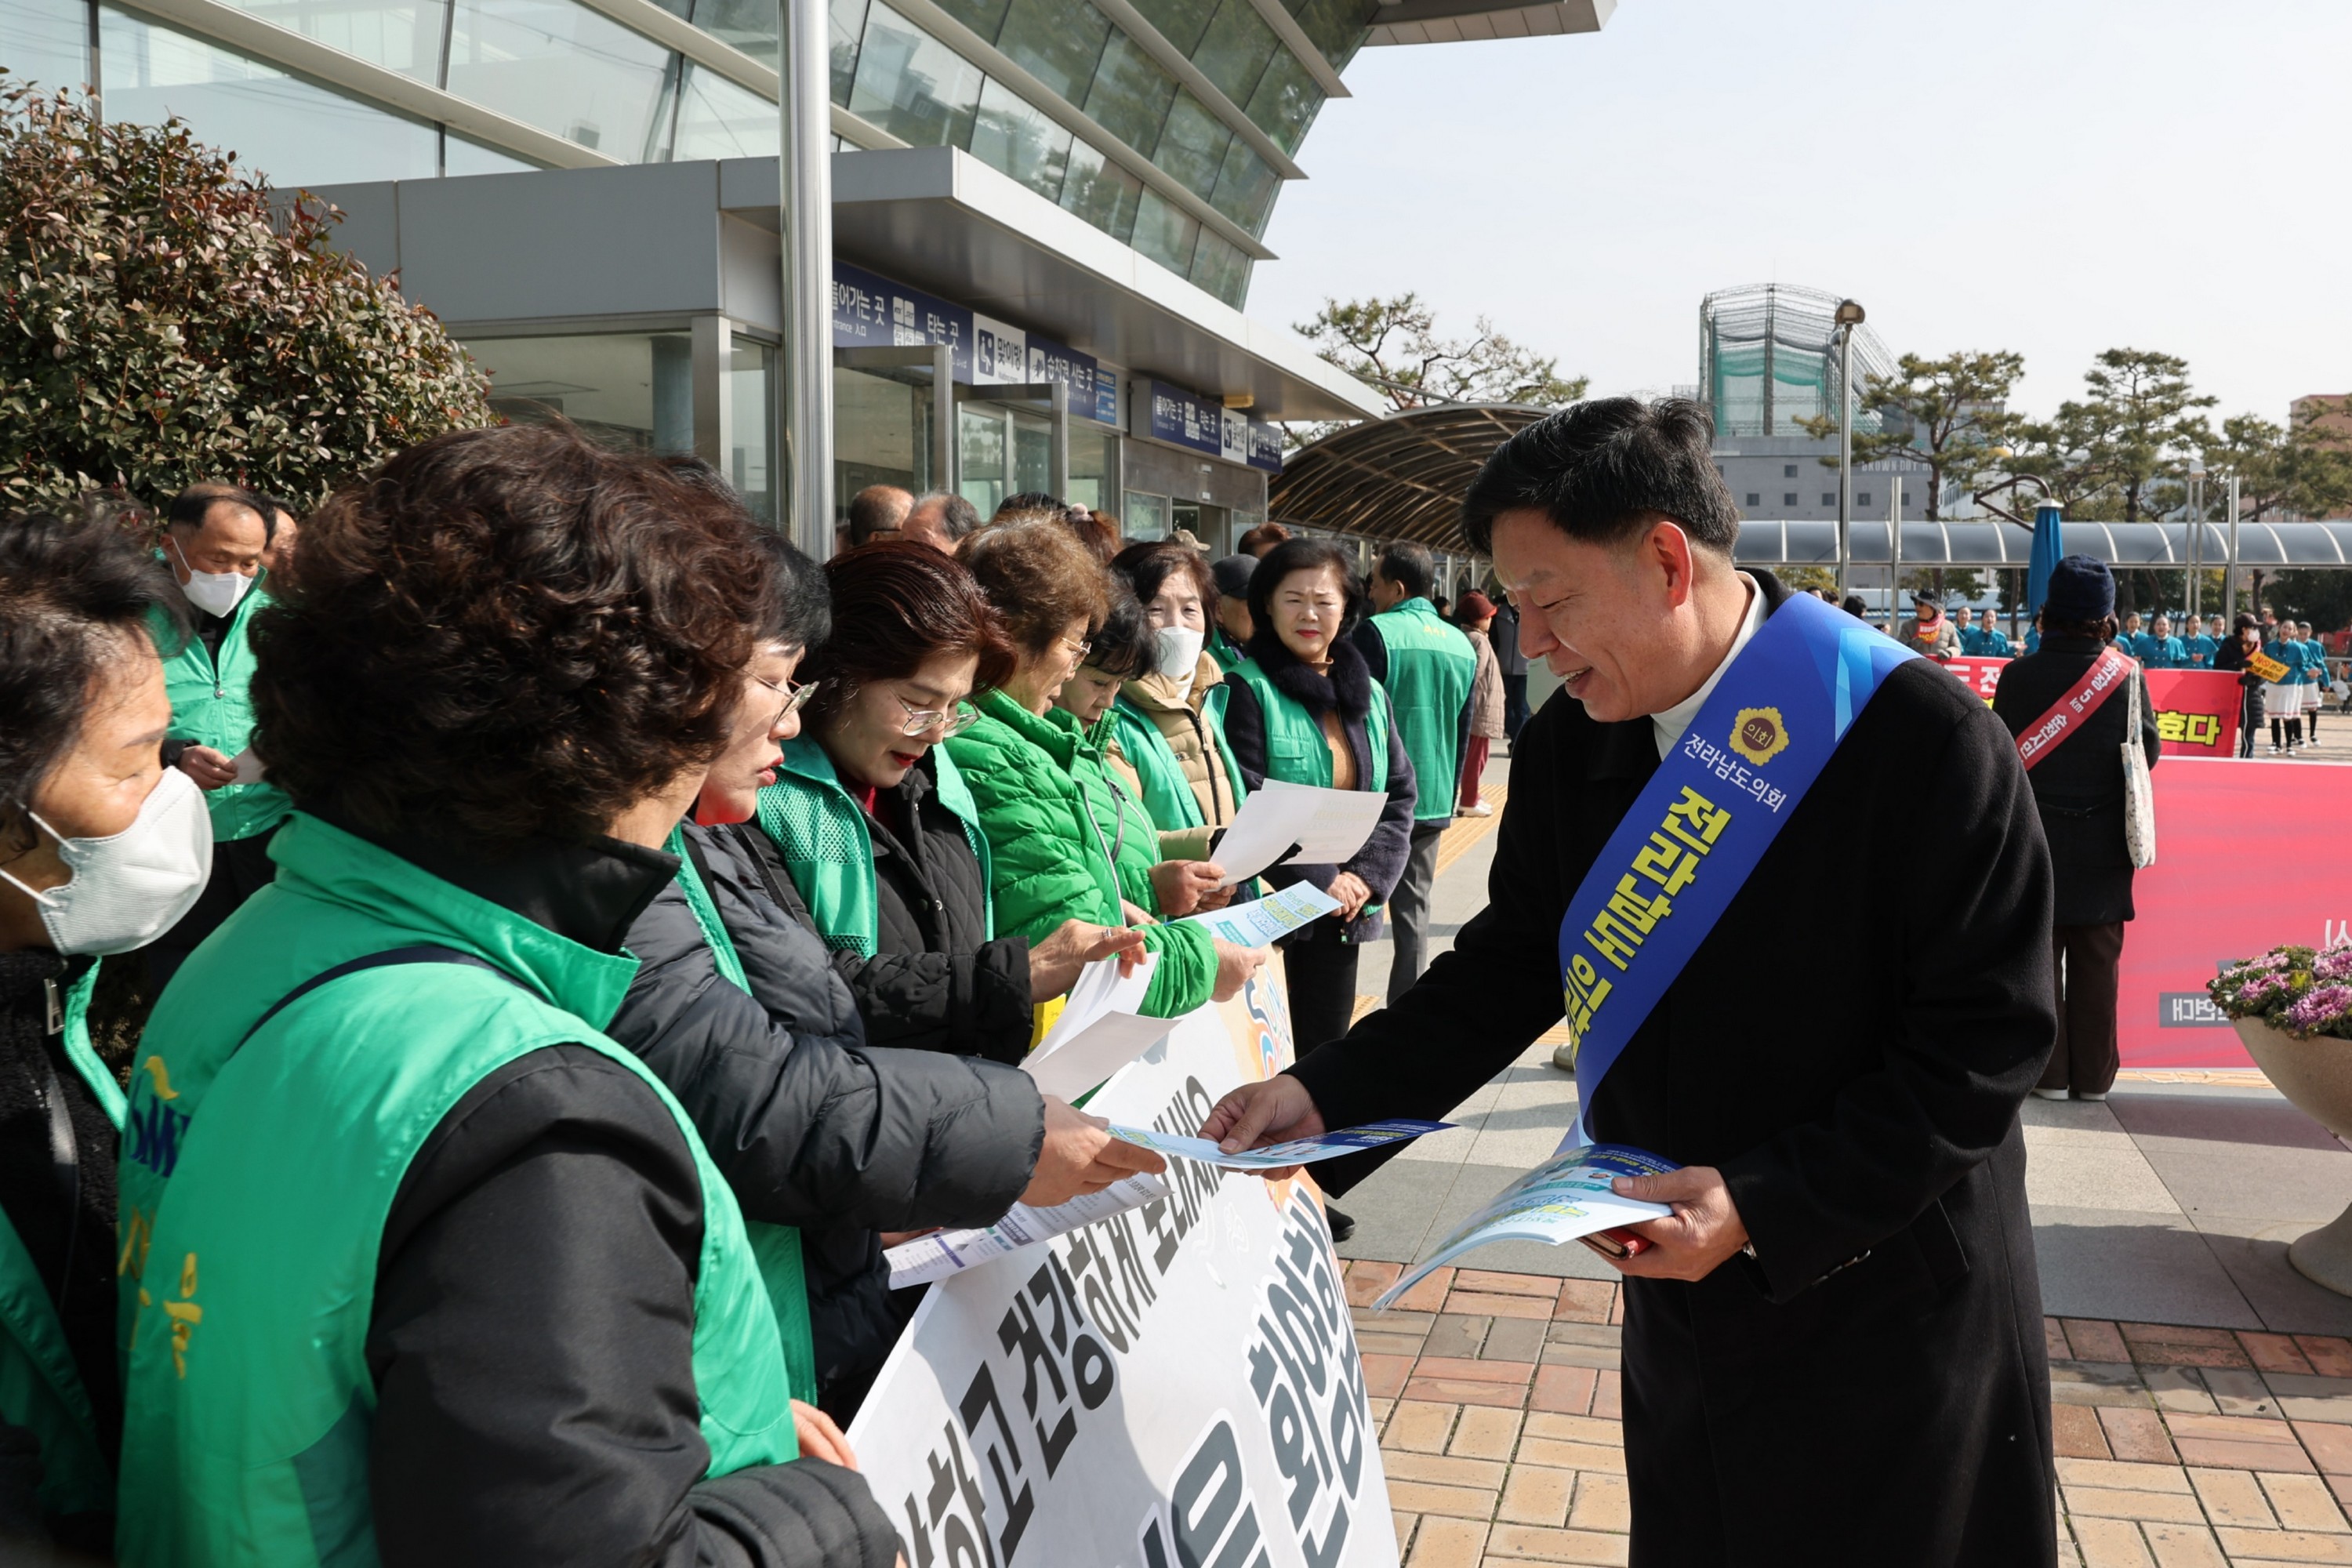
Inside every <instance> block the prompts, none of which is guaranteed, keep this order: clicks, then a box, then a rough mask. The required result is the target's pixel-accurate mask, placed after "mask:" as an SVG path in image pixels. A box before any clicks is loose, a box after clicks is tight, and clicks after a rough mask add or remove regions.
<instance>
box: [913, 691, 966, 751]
mask: <svg viewBox="0 0 2352 1568" xmlns="http://www.w3.org/2000/svg"><path fill="white" fill-rule="evenodd" d="M894 695H895V693H894ZM898 706H899V707H901V708H904V709H905V710H907V719H906V722H904V723H903V724H900V725H899V726H898V733H900V734H902V735H907V736H914V735H928V734H929V733H930V732H931V731H934V730H936V731H939V733H940V740H942V741H944V740H946V739H948V738H949V737H950V736H951V735H961V734H962V733H963V732H964V731H966V730H969V729H971V727H972V726H973V725H974V724H977V723H979V722H980V714H979V712H978V711H977V710H973V709H971V708H966V707H963V706H962V705H961V704H958V705H957V707H956V708H955V709H954V710H952V711H950V710H946V709H941V708H918V707H916V706H915V705H914V704H913V703H911V702H909V701H908V700H906V699H905V698H903V697H900V698H899V699H898Z"/></svg>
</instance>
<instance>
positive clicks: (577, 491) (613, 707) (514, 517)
mask: <svg viewBox="0 0 2352 1568" xmlns="http://www.w3.org/2000/svg"><path fill="white" fill-rule="evenodd" d="M774 570H775V568H774V565H773V563H772V561H771V560H770V558H769V556H768V555H767V553H766V552H764V551H763V550H762V549H761V543H760V535H759V531H758V530H757V529H756V528H755V527H754V526H753V525H752V524H751V521H750V519H749V518H748V517H746V516H745V515H744V513H743V512H742V510H741V509H740V507H738V506H733V505H730V504H729V502H728V501H727V500H726V499H725V498H724V497H722V496H719V495H717V494H714V493H713V492H712V491H711V490H710V489H709V488H707V487H705V486H702V485H699V484H697V483H694V482H693V481H692V480H690V479H681V478H680V477H679V476H678V475H677V474H676V473H674V472H672V471H671V470H670V469H668V468H666V467H665V466H664V465H663V464H662V463H661V462H659V461H658V460H656V459H655V458H646V457H643V456H640V455H636V454H631V453H625V452H619V451H615V450H614V449H612V448H610V447H603V446H599V445H598V444H597V443H595V442H593V441H592V440H590V439H589V438H588V437H585V436H583V435H582V434H581V433H580V432H579V431H578V430H576V429H573V428H572V427H571V426H566V425H562V424H555V425H533V426H502V427H499V428H495V429H488V430H461V431H456V432H453V433H451V434H448V435H446V436H440V437H435V438H434V439H432V440H430V441H426V442H425V443H424V444H423V445H421V446H417V447H411V448H410V449H409V450H407V451H405V452H402V453H400V454H399V455H398V456H396V457H394V458H391V459H390V460H389V461H387V462H386V463H385V464H384V465H383V467H382V468H378V469H377V470H376V471H375V472H374V473H373V475H371V476H369V477H368V478H367V479H365V480H363V481H362V482H361V483H359V484H357V485H355V486H353V487H352V488H350V489H343V490H341V491H339V492H337V493H336V494H335V495H334V496H333V497H332V498H331V499H330V500H328V502H327V503H326V505H325V506H323V507H322V508H320V510H319V512H318V513H317V514H316V516H314V517H313V518H312V520H311V521H310V525H309V527H307V528H306V529H305V530H304V531H303V536H302V550H301V553H299V555H297V556H296V557H295V561H294V566H293V569H292V570H291V571H290V572H289V574H287V576H286V578H285V579H284V580H283V581H281V582H279V583H278V584H274V585H273V586H274V589H275V602H274V603H272V604H271V605H268V606H267V607H265V608H264V609H262V610H260V611H258V612H257V613H256V614H255V616H254V617H253V623H252V626H253V634H252V635H253V644H254V658H255V672H254V679H253V704H254V712H255V716H256V721H257V722H256V727H255V730H254V734H253V746H254V750H255V752H257V753H258V754H259V756H260V757H261V759H262V761H263V762H264V763H267V764H268V769H269V773H270V776H271V778H272V780H273V781H275V782H276V783H278V784H280V785H282V786H284V788H285V789H286V790H287V792H288V793H289V795H292V796H293V797H294V801H295V804H296V805H299V806H301V807H303V808H305V809H308V810H313V811H319V812H322V813H324V814H326V815H327V816H331V817H332V818H335V819H337V820H340V821H343V822H347V823H349V824H350V825H351V826H354V827H357V828H359V829H361V830H362V831H367V832H374V833H385V834H389V833H394V832H414V833H421V834H424V835H426V836H428V837H436V838H442V839H445V840H455V841H458V842H463V843H469V844H478V845H486V846H492V847H495V846H499V845H505V844H512V843H517V842H520V840H523V839H525V838H530V837H541V836H543V837H552V838H557V839H562V840H566V841H571V842H581V841H584V840H587V839H590V838H593V837H597V836H598V835H601V834H603V833H604V832H605V831H606V829H607V827H608V826H609V825H610V824H611V822H612V821H613V819H614V817H616V816H619V815H621V814H622V813H623V812H624V811H625V810H627V809H628V808H630V807H631V806H632V805H635V804H637V803H638V802H640V801H642V800H644V799H645V798H646V796H647V795H651V794H653V793H654V792H656V791H657V790H659V789H661V788H662V787H663V786H665V785H667V784H669V783H670V782H671V781H673V780H674V779H676V778H677V776H678V775H679V774H680V773H684V772H686V771H688V770H689V769H694V768H698V767H702V766H705V765H707V764H708V763H709V762H710V760H711V759H712V758H713V757H715V756H717V755H718V753H719V751H720V750H721V749H723V747H724V746H725V744H726V742H727V740H728V733H729V719H730V710H731V708H732V706H733V703H734V701H735V699H736V697H737V696H738V694H739V693H740V690H741V684H742V675H743V669H744V667H745V665H746V664H747V663H748V662H749V661H750V659H751V653H752V648H753V646H754V643H755V641H756V640H757V639H758V638H759V637H761V636H763V635H771V628H770V626H763V625H762V623H763V622H772V620H773V617H774V615H775V606H776V603H777V601H776V596H775V590H774V584H773V574H774Z"/></svg>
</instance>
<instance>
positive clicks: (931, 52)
mask: <svg viewBox="0 0 2352 1568" xmlns="http://www.w3.org/2000/svg"><path fill="white" fill-rule="evenodd" d="M980 81H981V77H980V70H979V68H977V67H975V66H974V65H972V64H971V62H970V61H969V60H967V59H965V58H963V57H962V56H961V55H959V54H957V53H956V52H955V51H954V50H953V49H950V48H949V47H947V46H946V45H945V44H942V43H940V41H939V40H938V39H937V38H934V37H931V36H930V35H929V33H926V32H924V31H923V30H922V29H921V28H920V27H918V26H915V25H914V24H913V23H912V22H909V21H908V20H907V19H906V18H905V17H904V16H899V15H898V13H897V12H896V11H893V10H891V9H890V7H888V6H887V5H882V4H881V3H880V0H876V3H875V5H874V9H873V14H872V16H869V17H868V18H867V20H866V43H865V46H864V47H862V48H860V49H859V50H858V51H857V81H856V85H855V86H853V87H852V88H851V89H850V92H849V111H850V112H851V113H852V114H857V115H863V116H864V117H865V118H866V119H867V120H870V121H873V122H874V123H875V124H877V125H879V126H880V127H881V128H882V129H883V130H885V131H887V132H890V134H891V135H893V136H896V137H898V139H899V140H900V141H902V142H909V143H911V144H912V145H914V146H917V147H967V146H970V145H971V121H972V114H973V112H974V110H976V109H977V108H978V106H979V100H980Z"/></svg>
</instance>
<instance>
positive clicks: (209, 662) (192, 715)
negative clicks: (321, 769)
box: [149, 573, 294, 843]
mask: <svg viewBox="0 0 2352 1568" xmlns="http://www.w3.org/2000/svg"><path fill="white" fill-rule="evenodd" d="M263 576H264V577H265V578H266V577H267V576H268V574H266V573H265V574H263ZM268 603H269V590H268V587H267V586H265V585H264V584H263V583H261V582H256V583H255V584H254V585H253V586H252V587H250V588H248V589H247V590H246V591H245V597H243V598H242V599H239V600H238V601H237V602H236V609H235V610H234V611H232V612H231V613H230V615H229V620H228V628H227V629H226V631H224V632H222V633H221V640H220V658H219V659H218V660H217V661H215V659H214V658H213V655H212V652H211V650H210V649H208V648H206V647H205V639H204V638H202V637H197V636H196V635H195V634H194V633H193V632H191V633H189V634H188V640H187V641H186V642H185V643H184V644H182V645H181V646H180V648H179V650H178V651H177V652H176V653H175V652H172V651H171V640H170V638H171V636H172V634H171V632H170V629H169V627H170V623H169V621H168V620H167V619H166V618H165V617H164V616H163V615H162V614H161V613H160V612H159V613H158V614H157V615H156V616H153V617H152V619H151V621H150V623H149V625H150V627H151V629H152V632H153V634H154V637H155V642H156V647H157V650H158V651H159V652H162V653H163V655H164V658H163V690H164V694H165V695H166V696H168V697H170V698H171V700H172V727H171V730H170V731H169V734H170V735H171V738H172V739H173V740H175V741H192V742H195V743H196V744H197V745H200V746H210V747H211V748H212V749H213V750H215V751H216V752H219V753H220V754H221V755H222V756H224V757H230V758H234V757H235V756H236V754H237V753H238V752H242V751H244V750H245V748H246V746H247V744H248V743H249V742H251V741H252V739H253V647H252V644H250V643H249V642H247V640H246V628H247V626H250V625H251V624H252V622H253V617H254V616H255V615H256V614H257V613H258V612H259V610H260V609H261V607H262V606H263V605H267V604H268ZM205 809H206V810H208V811H210V812H211V813H212V817H213V838H214V840H215V842H216V843H226V842H227V841H228V840H230V839H232V838H250V837H253V836H254V835H255V834H257V833H267V832H268V831H269V830H270V829H271V828H273V827H275V826H278V823H279V822H281V821H283V820H284V819H285V816H286V814H287V813H288V812H289V811H291V810H293V809H294V803H293V802H292V801H290V800H289V799H288V798H287V796H286V792H285V791H284V790H282V789H279V788H278V786H277V785H276V784H270V783H268V782H267V781H258V780H257V781H256V782H255V783H253V784H223V785H221V787H220V788H218V789H213V790H206V791H205Z"/></svg>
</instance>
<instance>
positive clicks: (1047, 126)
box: [971, 78, 1070, 202]
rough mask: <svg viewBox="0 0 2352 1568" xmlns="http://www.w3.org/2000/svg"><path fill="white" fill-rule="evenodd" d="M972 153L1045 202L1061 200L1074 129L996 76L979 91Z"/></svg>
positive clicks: (972, 134) (972, 133) (972, 132)
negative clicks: (1069, 129) (1052, 118)
mask: <svg viewBox="0 0 2352 1568" xmlns="http://www.w3.org/2000/svg"><path fill="white" fill-rule="evenodd" d="M971 153H972V156H973V157H975V158H978V159H980V160H981V161H982V163H988V164H990V165H992V166H993V167H995V168H999V169H1002V170H1003V171H1004V172H1005V173H1006V174H1010V175H1012V176H1013V178H1014V179H1016V180H1018V181H1020V182H1021V183H1022V184H1024V185H1026V186H1028V187H1029V188H1030V189H1031V190H1033V191H1034V192H1036V193H1037V194H1038V195H1041V196H1044V197H1045V199H1046V200H1047V201H1049V202H1051V201H1059V200H1060V199H1061V195H1062V175H1063V173H1064V172H1065V171H1066V169H1067V168H1068V167H1069V163H1070V133H1069V132H1066V131H1065V130H1063V129H1062V128H1061V127H1060V126H1058V125H1056V124H1055V123H1054V122H1053V121H1050V120H1048V119H1046V118H1045V115H1044V113H1043V112H1041V111H1040V110H1037V109H1036V108H1035V107H1034V106H1033V105H1032V104H1030V103H1029V102H1028V101H1027V100H1024V99H1023V98H1021V97H1020V96H1019V95H1018V94H1016V93H1015V92H1013V89H1011V88H1008V87H1006V86H1005V85H1004V84H1003V82H1001V81H998V80H996V79H994V78H991V79H989V80H988V81H987V82H985V83H984V84H983V85H982V88H981V89H980V113H979V116H978V118H976V119H975V120H974V121H972V127H971Z"/></svg>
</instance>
